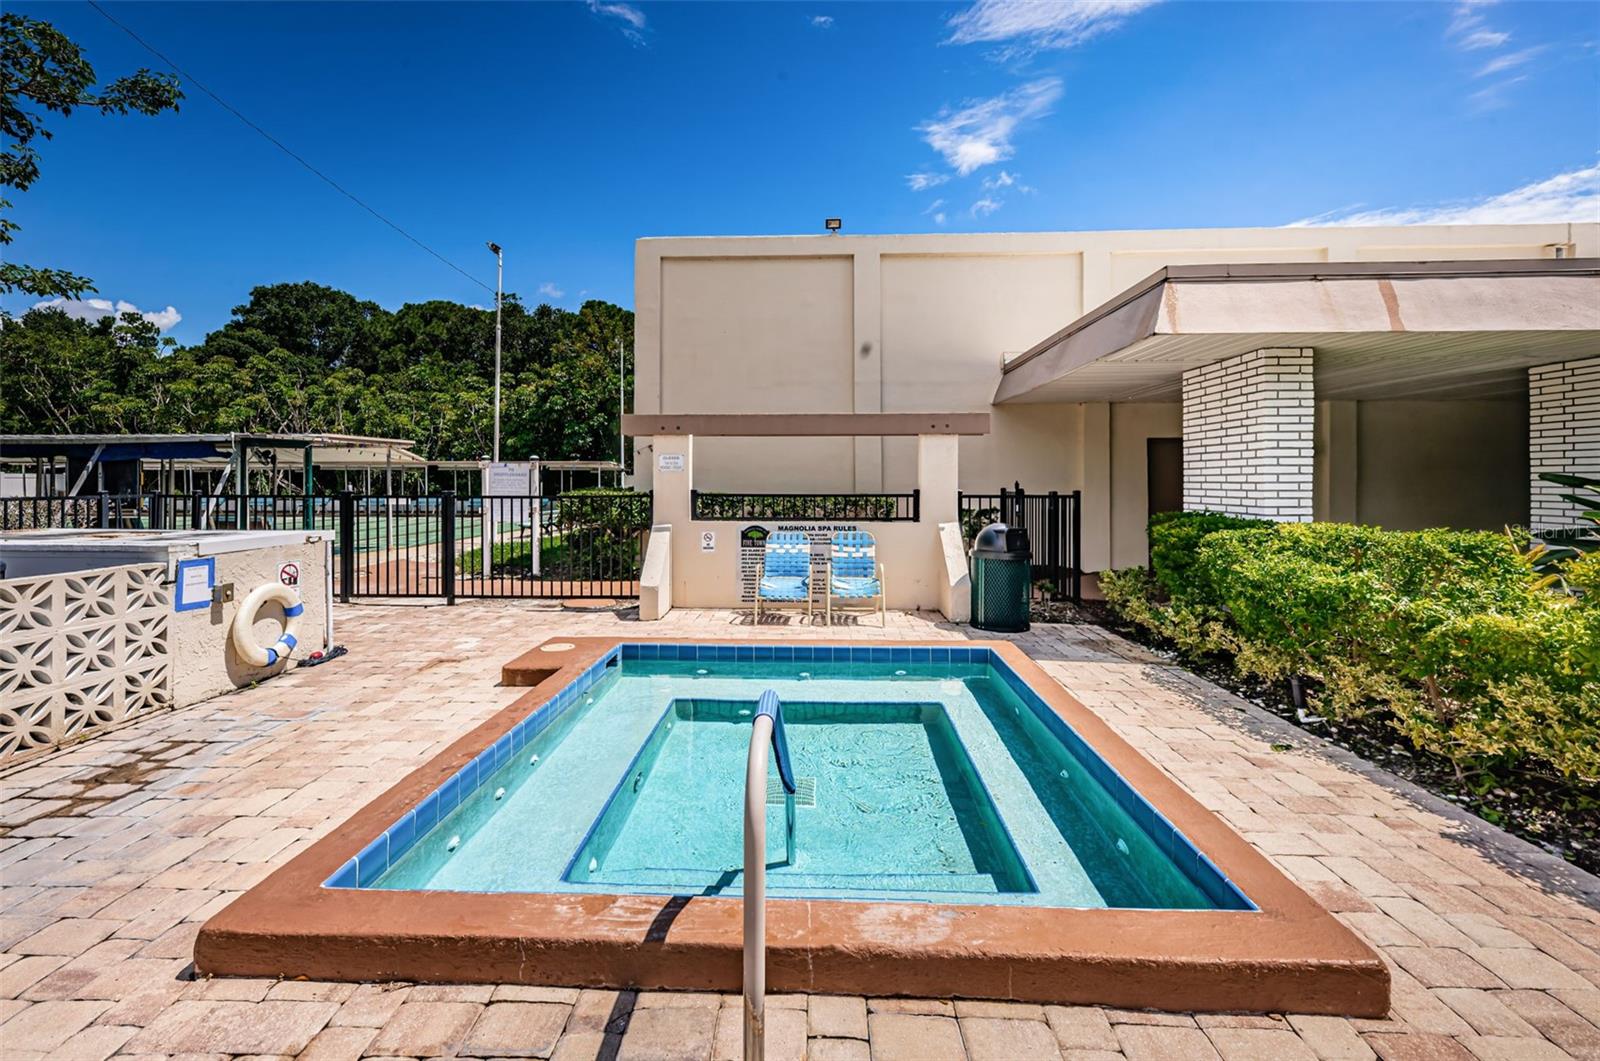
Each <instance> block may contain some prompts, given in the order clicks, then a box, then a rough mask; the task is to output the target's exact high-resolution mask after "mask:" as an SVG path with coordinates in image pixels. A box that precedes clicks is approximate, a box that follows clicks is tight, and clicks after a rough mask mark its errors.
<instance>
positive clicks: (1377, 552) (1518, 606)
mask: <svg viewBox="0 0 1600 1061" xmlns="http://www.w3.org/2000/svg"><path fill="white" fill-rule="evenodd" d="M1230 520H1232V518H1231V517H1220V518H1219V517H1217V516H1216V515H1215V514H1212V513H1184V514H1180V515H1176V516H1170V517H1168V518H1166V519H1163V520H1162V521H1160V523H1159V524H1157V525H1155V526H1153V527H1152V534H1151V537H1152V541H1153V542H1154V541H1156V540H1158V539H1159V540H1160V541H1161V543H1162V546H1163V552H1162V554H1161V556H1160V559H1159V560H1157V558H1156V554H1155V553H1154V552H1152V563H1153V566H1154V567H1155V572H1154V575H1153V577H1152V576H1150V575H1146V574H1144V573H1143V572H1139V573H1137V574H1135V573H1132V572H1117V573H1113V574H1111V575H1110V576H1109V578H1106V579H1103V580H1102V585H1103V586H1106V587H1108V588H1107V589H1106V596H1107V600H1108V602H1109V603H1110V605H1111V607H1112V608H1113V609H1114V610H1115V611H1117V612H1118V613H1119V614H1121V615H1122V616H1123V617H1124V618H1126V619H1128V620H1129V621H1130V622H1135V623H1138V624H1139V625H1142V626H1144V627H1146V628H1148V629H1151V630H1153V631H1154V632H1156V633H1158V634H1160V635H1162V636H1164V637H1168V638H1170V639H1172V640H1173V641H1174V642H1176V643H1177V644H1178V646H1179V648H1180V649H1182V650H1184V651H1186V652H1189V653H1205V652H1227V653H1231V654H1232V656H1233V658H1234V665H1235V666H1236V667H1237V668H1238V669H1239V670H1240V671H1242V672H1245V673H1250V674H1253V675H1256V676H1258V677H1261V678H1265V679H1274V680H1275V679H1282V678H1287V677H1292V676H1307V677H1310V678H1312V679H1314V680H1315V683H1316V685H1317V687H1318V690H1319V691H1318V692H1317V693H1316V694H1315V697H1316V704H1317V707H1318V708H1319V709H1320V710H1323V711H1325V712H1327V713H1329V714H1332V715H1335V716H1352V715H1358V714H1362V713H1365V712H1369V711H1373V710H1379V711H1385V712H1388V713H1389V714H1390V719H1391V722H1392V723H1393V725H1394V726H1395V727H1396V728H1397V729H1399V730H1400V731H1401V732H1402V733H1404V734H1405V735H1406V736H1407V737H1408V738H1409V739H1410V740H1411V741H1412V742H1413V743H1415V744H1416V745H1417V746H1419V747H1422V748H1425V749H1427V750H1429V751H1433V752H1437V753H1438V754H1441V755H1444V756H1446V757H1448V758H1449V759H1450V760H1451V761H1452V762H1454V763H1455V764H1456V766H1457V769H1458V770H1461V771H1463V772H1465V771H1469V770H1472V771H1477V770H1489V771H1498V770H1501V769H1506V768H1515V769H1526V768H1535V769H1553V771H1554V772H1555V773H1557V774H1559V775H1561V776H1563V777H1565V778H1567V779H1568V780H1569V781H1580V782H1592V781H1596V780H1600V712H1597V711H1596V699H1597V696H1600V693H1597V690H1600V602H1597V601H1596V597H1595V595H1594V594H1588V595H1585V596H1583V597H1578V598H1574V597H1571V596H1567V595H1565V594H1562V593H1559V592H1551V591H1549V590H1547V589H1544V588H1542V585H1543V583H1542V582H1541V580H1540V579H1539V578H1538V576H1537V575H1536V574H1535V572H1534V571H1533V568H1532V563H1531V561H1530V559H1529V558H1528V557H1527V556H1526V555H1523V554H1521V553H1519V552H1518V550H1517V549H1516V548H1515V547H1514V546H1513V544H1512V543H1511V542H1510V540H1509V539H1508V538H1506V537H1505V536H1504V535H1499V534H1490V533H1479V532H1458V531H1445V530H1429V531H1416V532H1396V531H1384V530H1380V529H1378V528H1374V527H1360V526H1352V525H1348V524H1334V523H1314V524H1270V523H1266V524H1263V523H1261V522H1260V521H1238V520H1232V523H1233V524H1235V525H1234V526H1229V521H1230ZM1239 523H1244V524H1245V525H1244V526H1237V524H1239ZM1180 543H1181V544H1182V545H1183V546H1184V547H1186V548H1187V549H1188V553H1187V554H1186V555H1178V550H1179V548H1180ZM1163 576H1165V577H1163Z"/></svg>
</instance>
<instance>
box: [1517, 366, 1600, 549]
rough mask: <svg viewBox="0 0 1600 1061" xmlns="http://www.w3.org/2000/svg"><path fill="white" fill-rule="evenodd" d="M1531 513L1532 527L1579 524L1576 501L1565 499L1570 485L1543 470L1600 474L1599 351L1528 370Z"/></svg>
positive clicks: (1559, 526)
mask: <svg viewBox="0 0 1600 1061" xmlns="http://www.w3.org/2000/svg"><path fill="white" fill-rule="evenodd" d="M1528 468H1529V472H1530V477H1531V483H1530V486H1529V491H1530V497H1529V505H1528V508H1529V513H1530V516H1529V518H1530V520H1531V522H1532V525H1533V529H1534V530H1536V531H1541V530H1556V529H1559V528H1562V527H1573V526H1576V525H1577V524H1578V506H1576V505H1574V504H1573V503H1572V502H1570V501H1563V500H1562V499H1561V496H1560V495H1561V494H1563V493H1567V492H1570V491H1569V490H1568V489H1567V488H1566V487H1563V486H1557V485H1556V484H1554V483H1547V482H1545V481H1544V480H1543V479H1540V478H1539V473H1540V472H1564V473H1566V474H1567V475H1587V476H1590V477H1592V478H1600V357H1591V358H1586V359H1584V360H1580V361H1563V362H1560V363H1558V364H1554V365H1540V366H1539V367H1538V368H1531V369H1529V370H1528Z"/></svg>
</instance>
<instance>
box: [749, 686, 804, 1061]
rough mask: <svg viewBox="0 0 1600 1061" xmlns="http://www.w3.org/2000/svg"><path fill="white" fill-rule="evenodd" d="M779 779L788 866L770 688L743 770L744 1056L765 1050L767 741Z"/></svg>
mask: <svg viewBox="0 0 1600 1061" xmlns="http://www.w3.org/2000/svg"><path fill="white" fill-rule="evenodd" d="M769 742H770V743H771V745H772V751H773V754H774V757H775V758H776V759H777V760H778V780H779V781H781V782H782V783H783V809H784V826H785V827H784V864H785V865H790V866H792V865H794V797H795V787H796V786H795V780H794V767H793V765H792V764H791V762H790V760H789V735H788V733H787V732H786V731H785V730H784V726H783V705H782V704H780V703H779V702H778V694H777V693H776V692H774V691H773V690H771V689H768V690H767V691H766V692H764V693H762V694H761V699H760V702H759V703H758V704H757V705H756V715H755V718H753V719H751V727H750V754H749V757H748V758H747V759H746V760H745V771H744V1061H763V1059H764V1058H765V1056H766V1049H767V1031H766V1008H767V745H768V743H769Z"/></svg>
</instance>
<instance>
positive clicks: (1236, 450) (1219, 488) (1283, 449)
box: [1183, 349, 1316, 523]
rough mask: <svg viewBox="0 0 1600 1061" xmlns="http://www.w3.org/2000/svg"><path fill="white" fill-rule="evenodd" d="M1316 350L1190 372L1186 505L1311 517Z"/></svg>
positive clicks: (1269, 353) (1259, 354)
mask: <svg viewBox="0 0 1600 1061" xmlns="http://www.w3.org/2000/svg"><path fill="white" fill-rule="evenodd" d="M1311 357H1312V355H1311V351H1310V350H1309V349H1286V350H1256V351H1253V352H1251V353H1248V354H1241V355H1240V356H1238V357H1231V358H1228V359H1227V360H1225V361H1218V362H1216V363H1215V364H1211V365H1206V366H1204V367H1201V368H1194V369H1190V370H1189V371H1188V372H1185V373H1184V374H1183V507H1184V508H1185V509H1191V510H1193V509H1207V510H1210V511H1213V512H1227V513H1229V514H1231V515H1235V516H1255V517H1258V518H1260V519H1275V520H1280V521H1283V522H1286V523H1307V522H1310V520H1311V503H1312V469H1313V455H1314V451H1315V436H1314V432H1315V428H1316V403H1315V393H1314V390H1313V384H1312V377H1311Z"/></svg>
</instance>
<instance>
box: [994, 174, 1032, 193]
mask: <svg viewBox="0 0 1600 1061" xmlns="http://www.w3.org/2000/svg"><path fill="white" fill-rule="evenodd" d="M983 188H984V191H990V192H997V191H1000V190H1002V189H1004V188H1015V189H1016V190H1017V191H1019V192H1022V193H1023V194H1024V195H1032V194H1033V188H1032V187H1031V186H1029V185H1026V184H1023V183H1022V174H1020V173H1011V172H1009V171H1007V170H1001V171H1000V172H999V173H996V174H995V175H994V176H993V177H985V178H983Z"/></svg>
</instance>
